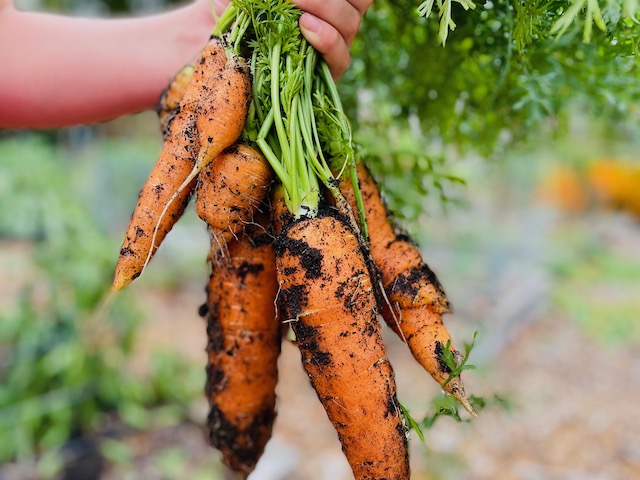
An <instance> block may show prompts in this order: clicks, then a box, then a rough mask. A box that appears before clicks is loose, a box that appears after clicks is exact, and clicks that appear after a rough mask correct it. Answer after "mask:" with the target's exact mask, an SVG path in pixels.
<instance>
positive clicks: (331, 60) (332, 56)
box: [294, 0, 373, 79]
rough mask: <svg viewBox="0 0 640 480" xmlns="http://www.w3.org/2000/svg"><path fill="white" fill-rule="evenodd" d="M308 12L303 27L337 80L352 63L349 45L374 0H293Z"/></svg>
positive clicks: (301, 24)
mask: <svg viewBox="0 0 640 480" xmlns="http://www.w3.org/2000/svg"><path fill="white" fill-rule="evenodd" d="M294 3H295V4H296V5H297V6H298V7H299V8H300V9H301V10H303V11H304V12H305V13H304V14H303V15H302V16H301V17H300V30H301V31H302V34H303V35H304V37H305V38H306V39H307V41H308V42H309V43H310V44H311V45H313V47H314V48H315V49H316V50H318V51H319V52H320V53H321V54H322V56H323V57H324V60H325V61H326V62H327V65H328V66H329V69H330V70H331V74H332V75H333V78H334V79H338V78H339V77H340V76H341V75H342V74H343V73H344V71H345V70H346V69H347V67H348V66H349V63H350V62H351V54H350V53H349V48H350V47H351V42H353V39H354V38H355V37H356V35H357V33H358V30H359V29H360V23H361V21H362V17H363V16H364V14H365V13H366V11H367V10H368V8H369V7H370V6H371V4H372V3H373V0H349V1H347V0H294Z"/></svg>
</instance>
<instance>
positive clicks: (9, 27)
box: [0, 0, 372, 128]
mask: <svg viewBox="0 0 640 480" xmlns="http://www.w3.org/2000/svg"><path fill="white" fill-rule="evenodd" d="M228 3H229V2H228V0H213V1H212V2H211V3H210V1H209V0H196V1H194V2H191V3H189V4H187V5H185V6H183V7H181V8H177V9H175V10H171V11H167V12H164V13H160V14H156V15H151V16H147V17H130V18H109V19H105V18H78V17H69V16H63V15H55V14H50V13H40V12H24V11H20V10H17V9H16V8H15V7H14V5H13V1H12V0H0V65H2V71H1V72H0V128H54V127H63V126H68V125H76V124H87V123H96V122H101V121H105V120H109V119H112V118H116V117H119V116H121V115H125V114H129V113H135V112H139V111H142V110H147V109H149V108H152V107H153V106H154V105H155V104H156V102H157V101H158V99H159V98H160V95H161V92H162V90H163V89H164V88H165V87H166V85H167V84H168V83H169V81H170V79H171V78H172V77H173V75H174V74H175V73H176V72H177V71H178V70H180V68H182V67H183V66H184V65H185V64H186V63H188V62H190V61H191V60H192V59H194V58H196V57H197V55H198V53H199V52H200V50H201V49H202V47H203V46H204V44H205V43H206V41H207V39H208V38H209V35H210V34H211V30H212V28H213V25H214V19H213V16H212V14H211V8H212V7H213V9H214V10H215V13H216V14H217V15H220V14H221V13H222V12H223V11H224V8H225V7H226V5H227V4H228ZM296 3H297V4H298V6H299V7H300V8H301V9H302V10H303V11H305V13H304V14H303V15H302V16H301V18H300V27H301V31H302V33H303V35H305V37H306V38H307V40H308V41H309V43H311V44H312V45H313V46H314V47H315V48H316V49H317V50H318V51H319V52H320V53H322V54H323V56H324V59H325V60H326V61H327V64H328V65H329V68H330V69H331V72H332V74H333V76H334V78H339V77H340V75H342V73H343V72H344V70H346V68H347V66H348V65H349V61H350V55H349V47H350V45H351V41H352V40H353V38H354V37H355V34H356V33H357V31H358V28H359V26H360V20H361V18H362V16H363V15H364V13H365V12H366V10H367V8H368V7H369V6H370V5H371V3H372V0H349V1H347V0H296Z"/></svg>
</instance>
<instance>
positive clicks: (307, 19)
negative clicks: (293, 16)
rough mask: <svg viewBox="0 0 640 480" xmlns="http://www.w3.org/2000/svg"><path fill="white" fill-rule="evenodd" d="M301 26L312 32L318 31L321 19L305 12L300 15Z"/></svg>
mask: <svg viewBox="0 0 640 480" xmlns="http://www.w3.org/2000/svg"><path fill="white" fill-rule="evenodd" d="M300 27H301V28H304V29H305V30H308V31H310V32H312V33H318V32H319V31H320V27H321V24H320V19H318V17H316V16H314V15H311V14H310V13H303V14H302V15H301V16H300Z"/></svg>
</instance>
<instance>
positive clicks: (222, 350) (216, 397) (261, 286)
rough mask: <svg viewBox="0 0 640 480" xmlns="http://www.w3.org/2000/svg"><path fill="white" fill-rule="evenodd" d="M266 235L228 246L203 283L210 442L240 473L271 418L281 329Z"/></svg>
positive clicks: (256, 230)
mask: <svg viewBox="0 0 640 480" xmlns="http://www.w3.org/2000/svg"><path fill="white" fill-rule="evenodd" d="M265 232H266V231H265V230H264V229H261V228H260V227H257V226H253V227H252V228H250V229H248V231H247V232H246V233H243V234H241V235H240V236H239V237H238V239H237V240H234V241H232V242H230V243H229V245H228V253H229V255H228V257H227V258H226V261H225V262H212V272H211V277H210V280H209V284H208V286H207V303H206V306H207V309H206V310H207V311H208V313H207V314H206V315H207V321H208V325H207V334H208V338H209V342H208V347H207V352H208V363H207V384H206V387H205V391H206V395H207V398H208V400H209V404H210V407H211V409H210V413H209V417H208V428H209V439H210V441H211V444H212V445H213V446H214V447H216V448H218V449H219V450H220V451H221V452H222V455H223V459H224V462H225V463H226V464H227V465H228V466H229V467H230V468H231V469H233V470H234V471H237V472H240V473H242V474H243V475H245V476H246V475H248V474H249V473H250V472H251V471H253V469H254V467H255V465H256V463H257V461H258V459H259V458H260V456H261V455H262V452H263V451H264V447H265V445H266V443H267V441H268V440H269V438H270V437H271V431H272V426H273V421H274V419H275V402H276V394H275V388H276V382H277V377H278V372H277V359H278V355H279V353H280V327H281V325H280V323H279V322H278V321H277V320H276V312H275V306H274V299H275V297H276V293H277V288H278V285H277V282H276V274H275V259H274V252H273V246H272V239H271V238H270V237H269V236H268V235H267V234H266V233H265ZM216 250H217V244H215V243H212V252H215V251H216Z"/></svg>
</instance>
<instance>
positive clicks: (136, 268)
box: [113, 37, 248, 290]
mask: <svg viewBox="0 0 640 480" xmlns="http://www.w3.org/2000/svg"><path fill="white" fill-rule="evenodd" d="M233 58H235V57H233ZM241 63H242V62H241V60H233V59H232V60H231V61H229V60H228V57H227V53H226V51H225V46H224V44H223V42H222V41H221V40H220V39H219V38H217V37H212V38H211V40H210V41H209V43H208V44H207V45H206V47H205V48H204V49H203V51H202V54H201V56H200V59H199V60H198V62H196V66H195V70H194V72H193V77H192V79H191V81H190V82H189V84H188V86H187V89H186V91H185V94H184V97H183V99H182V101H181V103H180V107H179V111H178V112H177V114H176V116H175V118H174V119H173V120H172V121H171V122H170V125H169V135H168V136H167V139H166V140H165V142H164V144H163V148H162V151H161V153H160V157H159V159H158V161H157V163H156V165H155V166H154V168H153V170H152V172H151V175H150V176H149V178H148V180H147V182H146V183H145V185H144V186H143V187H142V191H141V192H140V196H139V199H138V203H137V205H136V208H135V210H134V212H133V215H132V217H131V221H130V223H129V227H128V229H127V233H126V235H125V240H124V243H123V245H122V247H121V249H120V255H119V258H118V263H117V265H116V272H115V275H114V280H113V289H114V290H120V289H122V288H124V287H125V286H126V285H128V284H129V283H130V282H131V281H133V280H134V279H135V278H137V277H138V276H140V274H141V273H142V271H143V270H144V267H145V266H146V265H147V263H148V262H149V260H150V259H151V257H152V256H153V255H154V253H155V251H156V250H157V248H158V247H159V245H160V244H161V243H162V241H163V239H164V237H165V236H166V235H167V233H168V232H169V231H170V230H171V228H172V227H173V225H174V224H175V222H176V221H177V220H178V219H179V218H180V217H181V216H182V213H183V212H184V209H185V207H186V204H187V203H188V199H189V196H190V194H191V191H192V189H193V187H194V185H195V181H194V177H195V175H194V169H196V168H197V167H194V165H198V162H199V160H198V159H199V158H200V153H201V151H202V148H201V140H202V132H199V131H198V120H199V119H200V116H201V115H203V116H209V115H212V114H213V111H212V109H213V108H214V106H216V105H217V106H218V107H220V108H222V107H221V106H220V104H223V105H224V104H226V103H227V102H231V103H234V102H232V101H231V100H230V99H229V98H223V97H225V93H224V91H225V90H228V89H229V88H230V87H229V85H227V80H229V78H227V76H225V72H226V73H228V72H229V71H233V72H236V73H238V72H239V71H241V72H245V73H246V71H245V70H246V69H243V68H242V67H240V68H239V69H238V70H234V68H235V67H236V66H237V65H238V64H241ZM234 75H235V74H234ZM234 75H231V76H234ZM241 77H242V78H244V80H245V81H248V76H246V75H245V76H241ZM221 85H224V86H221ZM214 86H219V88H214ZM213 91H215V92H216V93H215V94H212V93H211V92H213ZM241 97H242V100H241V101H242V102H244V103H245V104H246V102H247V101H248V99H247V96H246V95H245V94H244V93H242V94H241ZM211 98H216V99H218V100H217V102H218V103H215V104H211V105H207V106H203V105H202V104H203V103H206V102H209V101H210V100H211ZM238 102H240V100H238ZM238 102H235V103H238ZM241 113H242V112H241ZM242 122H244V119H242ZM200 123H202V120H201V122H200ZM230 128H231V129H232V130H233V129H235V130H237V129H238V126H237V125H234V126H232V127H230ZM235 130H234V131H235ZM241 130H242V127H240V131H241ZM210 133H211V132H210ZM227 133H229V132H228V131H227ZM233 134H234V132H231V136H233ZM239 134H240V132H238V135H239ZM227 141H229V140H228V139H227V140H225V141H221V143H220V145H223V144H226V143H227ZM234 141H235V139H234V140H233V141H231V142H230V144H229V145H227V146H230V145H231V144H233V142H234ZM222 149H223V148H221V150H222ZM208 151H209V152H210V149H209V150H208Z"/></svg>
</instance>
